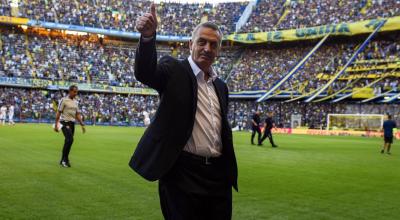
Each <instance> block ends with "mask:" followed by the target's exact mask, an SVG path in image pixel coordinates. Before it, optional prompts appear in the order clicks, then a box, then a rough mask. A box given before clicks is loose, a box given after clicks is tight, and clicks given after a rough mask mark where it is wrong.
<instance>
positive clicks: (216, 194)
mask: <svg viewBox="0 0 400 220" xmlns="http://www.w3.org/2000/svg"><path fill="white" fill-rule="evenodd" d="M225 167H226V166H225V160H224V159H223V157H218V158H208V159H206V158H205V157H201V156H197V155H194V154H190V153H187V152H185V151H183V152H182V153H181V155H180V156H179V158H178V160H177V162H176V163H175V165H174V166H173V168H172V169H171V170H170V171H169V172H168V174H167V175H166V176H165V177H163V178H161V179H160V181H159V196H160V204H161V210H162V213H163V216H164V218H165V219H166V220H192V219H193V220H213V219H215V220H217V219H218V220H229V219H231V216H232V186H231V184H229V181H228V178H227V176H226V172H225V171H224V170H225V169H226V168H225Z"/></svg>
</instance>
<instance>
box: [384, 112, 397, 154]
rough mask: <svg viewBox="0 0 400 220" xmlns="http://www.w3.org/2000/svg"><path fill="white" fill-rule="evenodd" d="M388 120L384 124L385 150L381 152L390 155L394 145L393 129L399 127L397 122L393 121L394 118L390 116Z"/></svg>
mask: <svg viewBox="0 0 400 220" xmlns="http://www.w3.org/2000/svg"><path fill="white" fill-rule="evenodd" d="M387 118H388V119H387V120H386V121H385V122H383V137H384V138H383V139H384V142H385V143H384V145H383V149H382V150H381V153H382V154H383V153H385V150H386V153H387V154H390V148H391V147H392V143H393V129H394V128H396V127H397V125H396V122H395V121H394V120H392V116H391V115H388V116H387Z"/></svg>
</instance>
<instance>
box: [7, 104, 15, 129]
mask: <svg viewBox="0 0 400 220" xmlns="http://www.w3.org/2000/svg"><path fill="white" fill-rule="evenodd" d="M8 124H9V125H14V124H15V123H14V105H10V106H9V107H8Z"/></svg>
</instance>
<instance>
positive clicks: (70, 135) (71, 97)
mask: <svg viewBox="0 0 400 220" xmlns="http://www.w3.org/2000/svg"><path fill="white" fill-rule="evenodd" d="M77 94H78V87H77V86H75V85H72V86H70V87H69V90H68V95H67V96H66V97H64V98H62V99H61V101H60V104H59V105H58V109H57V114H56V123H55V126H54V131H56V132H59V128H58V125H59V123H60V122H61V124H62V128H61V130H62V132H63V134H64V137H65V141H64V147H63V150H62V157H61V161H60V165H61V166H62V167H71V164H70V162H69V157H68V156H69V152H70V151H71V146H72V143H73V142H74V132H75V120H77V121H78V122H79V124H80V125H81V127H82V132H83V133H85V132H86V129H85V125H84V124H83V121H82V116H81V114H80V111H79V107H78V101H77V100H76V98H75V97H76V95H77Z"/></svg>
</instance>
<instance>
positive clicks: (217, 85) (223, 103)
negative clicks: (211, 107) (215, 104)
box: [213, 79, 227, 116]
mask: <svg viewBox="0 0 400 220" xmlns="http://www.w3.org/2000/svg"><path fill="white" fill-rule="evenodd" d="M213 84H214V88H215V91H216V93H217V96H218V100H219V105H220V108H221V114H222V115H223V116H224V115H225V114H226V109H225V106H226V102H227V100H225V99H226V98H225V94H224V86H223V84H222V83H221V81H220V79H216V80H214V82H213Z"/></svg>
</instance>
